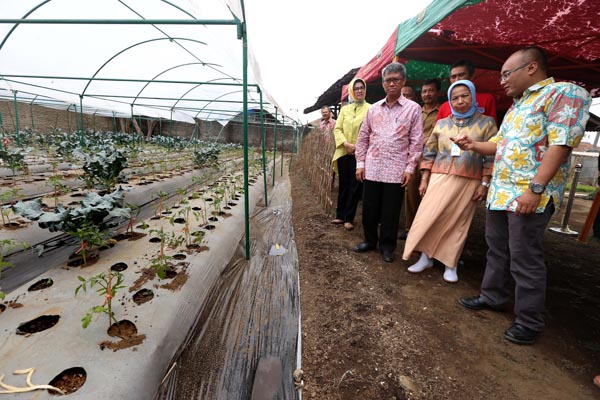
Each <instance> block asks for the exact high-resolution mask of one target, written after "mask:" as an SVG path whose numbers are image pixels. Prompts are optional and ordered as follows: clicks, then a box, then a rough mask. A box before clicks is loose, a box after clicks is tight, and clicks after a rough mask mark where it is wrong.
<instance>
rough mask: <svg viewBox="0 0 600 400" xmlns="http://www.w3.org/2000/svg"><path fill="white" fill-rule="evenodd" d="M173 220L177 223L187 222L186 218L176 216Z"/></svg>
mask: <svg viewBox="0 0 600 400" xmlns="http://www.w3.org/2000/svg"><path fill="white" fill-rule="evenodd" d="M173 222H174V223H176V224H185V218H181V217H180V218H175V219H174V220H173Z"/></svg>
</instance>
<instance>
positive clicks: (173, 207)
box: [171, 206, 179, 210]
mask: <svg viewBox="0 0 600 400" xmlns="http://www.w3.org/2000/svg"><path fill="white" fill-rule="evenodd" d="M171 208H172V209H174V210H176V209H178V208H179V206H171Z"/></svg>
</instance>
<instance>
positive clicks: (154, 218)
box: [150, 215, 160, 220]
mask: <svg viewBox="0 0 600 400" xmlns="http://www.w3.org/2000/svg"><path fill="white" fill-rule="evenodd" d="M150 219H152V220H157V219H160V215H155V216H154V217H152V218H150Z"/></svg>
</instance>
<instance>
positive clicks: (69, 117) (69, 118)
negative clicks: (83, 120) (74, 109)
mask: <svg viewBox="0 0 600 400" xmlns="http://www.w3.org/2000/svg"><path fill="white" fill-rule="evenodd" d="M71 105H72V104H69V107H67V129H68V130H69V133H71V114H69V110H70V109H71Z"/></svg>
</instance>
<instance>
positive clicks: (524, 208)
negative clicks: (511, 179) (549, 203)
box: [515, 189, 542, 215]
mask: <svg viewBox="0 0 600 400" xmlns="http://www.w3.org/2000/svg"><path fill="white" fill-rule="evenodd" d="M541 198H542V195H541V194H535V193H533V192H532V191H531V190H529V189H527V190H526V191H525V193H523V194H522V195H521V196H519V197H517V209H516V210H515V211H516V214H517V215H519V214H523V215H529V214H533V213H535V210H536V209H537V207H538V205H539V204H540V199H541Z"/></svg>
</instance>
